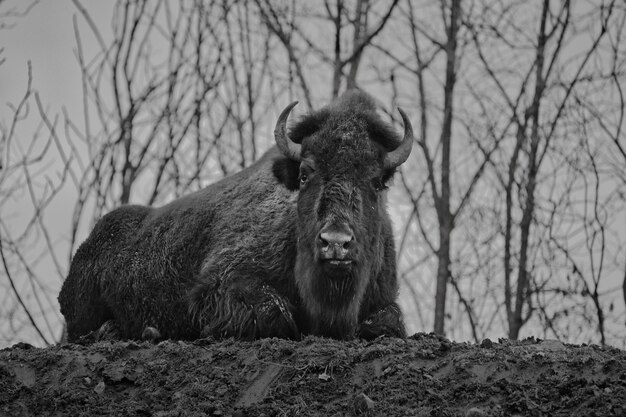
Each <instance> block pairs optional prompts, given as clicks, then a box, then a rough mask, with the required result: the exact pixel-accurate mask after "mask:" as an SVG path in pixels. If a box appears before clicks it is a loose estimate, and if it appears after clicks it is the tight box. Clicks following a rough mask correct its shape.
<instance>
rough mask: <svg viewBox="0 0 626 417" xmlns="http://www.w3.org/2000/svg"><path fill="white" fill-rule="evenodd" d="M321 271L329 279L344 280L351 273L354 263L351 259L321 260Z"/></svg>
mask: <svg viewBox="0 0 626 417" xmlns="http://www.w3.org/2000/svg"><path fill="white" fill-rule="evenodd" d="M321 263H322V270H323V271H324V274H325V275H326V276H327V277H329V278H334V279H340V278H346V276H349V275H350V274H351V273H352V269H353V267H354V261H353V260H352V259H321Z"/></svg>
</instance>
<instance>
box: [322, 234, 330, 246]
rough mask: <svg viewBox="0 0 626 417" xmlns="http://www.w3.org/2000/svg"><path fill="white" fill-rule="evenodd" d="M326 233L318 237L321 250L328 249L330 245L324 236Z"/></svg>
mask: <svg viewBox="0 0 626 417" xmlns="http://www.w3.org/2000/svg"><path fill="white" fill-rule="evenodd" d="M325 235H326V233H322V234H320V236H319V239H320V243H321V244H322V249H328V246H329V245H330V243H329V242H328V236H325Z"/></svg>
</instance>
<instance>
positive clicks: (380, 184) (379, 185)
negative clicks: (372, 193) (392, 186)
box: [372, 177, 389, 191]
mask: <svg viewBox="0 0 626 417" xmlns="http://www.w3.org/2000/svg"><path fill="white" fill-rule="evenodd" d="M372 185H373V186H374V188H375V189H376V191H383V190H386V189H387V188H389V187H387V184H385V181H384V180H383V179H382V178H380V177H376V178H374V179H372Z"/></svg>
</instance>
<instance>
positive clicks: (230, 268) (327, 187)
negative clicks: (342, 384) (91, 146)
mask: <svg viewBox="0 0 626 417" xmlns="http://www.w3.org/2000/svg"><path fill="white" fill-rule="evenodd" d="M296 103H297V102H294V103H292V104H290V105H289V106H287V108H286V109H285V110H284V111H283V112H282V114H281V115H280V117H279V118H278V121H277V123H276V129H275V132H274V134H275V140H276V144H277V146H276V147H274V148H272V149H270V150H269V151H267V153H265V155H263V156H262V157H261V158H260V159H259V160H258V161H257V162H256V163H254V164H253V165H251V166H250V167H248V168H246V169H244V170H242V171H241V172H239V173H237V174H234V175H232V176H229V177H226V178H224V179H223V180H221V181H219V182H217V183H214V184H212V185H209V186H208V187H206V188H204V189H201V190H199V191H197V192H195V193H193V194H190V195H187V196H185V197H182V198H180V199H177V200H175V201H173V202H171V203H169V204H167V205H165V206H163V207H159V208H150V207H143V206H137V205H128V206H122V207H120V208H118V209H116V210H113V211H112V212H110V213H108V214H107V215H105V216H104V217H102V219H100V220H99V221H98V223H97V224H96V225H95V227H94V229H93V231H92V232H91V234H90V235H89V237H88V238H87V239H86V240H85V242H84V243H83V244H82V245H81V246H80V247H79V249H78V250H77V252H76V254H75V256H74V259H73V261H72V263H71V266H70V271H69V274H68V276H67V279H66V280H65V282H64V283H63V287H62V289H61V292H60V294H59V303H60V305H61V312H62V313H63V315H64V316H65V319H66V322H67V338H68V341H70V342H71V341H76V340H78V339H80V338H81V337H82V336H84V335H86V334H89V333H91V332H93V331H96V330H97V329H99V328H101V326H103V325H106V326H108V327H107V328H109V329H114V332H115V335H116V337H119V338H123V339H139V338H141V336H142V333H144V331H148V330H149V331H148V334H153V335H154V334H156V335H159V336H160V337H163V338H170V339H195V338H198V337H207V336H213V337H216V338H224V337H235V338H241V339H255V338H262V337H272V336H276V337H284V338H294V339H297V338H299V337H300V336H301V335H302V334H313V335H320V336H327V337H333V338H337V339H351V338H354V337H362V338H366V339H372V338H375V337H378V336H380V335H388V336H396V337H404V336H405V330H404V324H403V320H402V315H401V312H400V309H399V307H398V305H397V304H396V298H397V293H398V284H397V278H396V262H395V248H394V240H393V235H392V227H391V222H390V219H389V215H388V214H387V210H386V204H387V199H386V192H385V189H386V188H387V184H388V183H389V181H390V179H391V178H392V176H393V174H394V171H395V169H396V168H397V167H398V166H399V165H400V164H402V163H403V162H404V161H405V160H406V159H407V158H408V156H409V153H410V152H411V147H412V144H413V141H414V139H413V133H412V128H411V124H410V122H409V119H408V117H407V115H406V114H405V113H404V112H403V111H402V110H401V109H398V110H399V112H400V115H401V117H402V120H403V123H404V135H403V138H400V137H399V135H397V134H396V133H395V131H394V130H393V129H392V128H391V127H390V126H389V125H388V124H386V123H385V122H383V121H382V119H381V118H380V116H379V115H378V114H377V111H376V106H375V103H374V100H373V99H372V98H371V97H370V96H369V95H367V94H366V93H364V92H362V91H360V90H352V91H349V92H347V93H345V94H344V95H343V96H341V97H339V98H338V99H336V100H334V101H333V102H331V103H330V104H329V105H327V106H326V107H323V108H322V109H320V110H318V111H315V112H312V113H310V114H308V115H305V116H303V117H302V118H301V119H300V120H299V121H298V122H297V123H296V124H295V125H294V126H293V127H292V128H291V129H289V130H288V129H287V127H286V124H287V118H288V116H289V114H290V112H291V110H292V108H293V107H294V106H295V105H296ZM155 329H158V331H156V330H155ZM153 337H156V336H153Z"/></svg>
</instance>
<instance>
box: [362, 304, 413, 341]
mask: <svg viewBox="0 0 626 417" xmlns="http://www.w3.org/2000/svg"><path fill="white" fill-rule="evenodd" d="M378 336H390V337H406V331H405V330H404V322H403V320H402V312H401V311H400V307H398V305H397V304H396V303H392V304H389V305H388V306H387V307H385V308H382V309H380V310H378V311H376V312H374V313H373V314H371V315H369V316H368V317H366V318H365V320H363V321H362V322H361V323H360V325H359V337H361V338H363V339H367V340H372V339H376V338H377V337H378Z"/></svg>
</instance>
